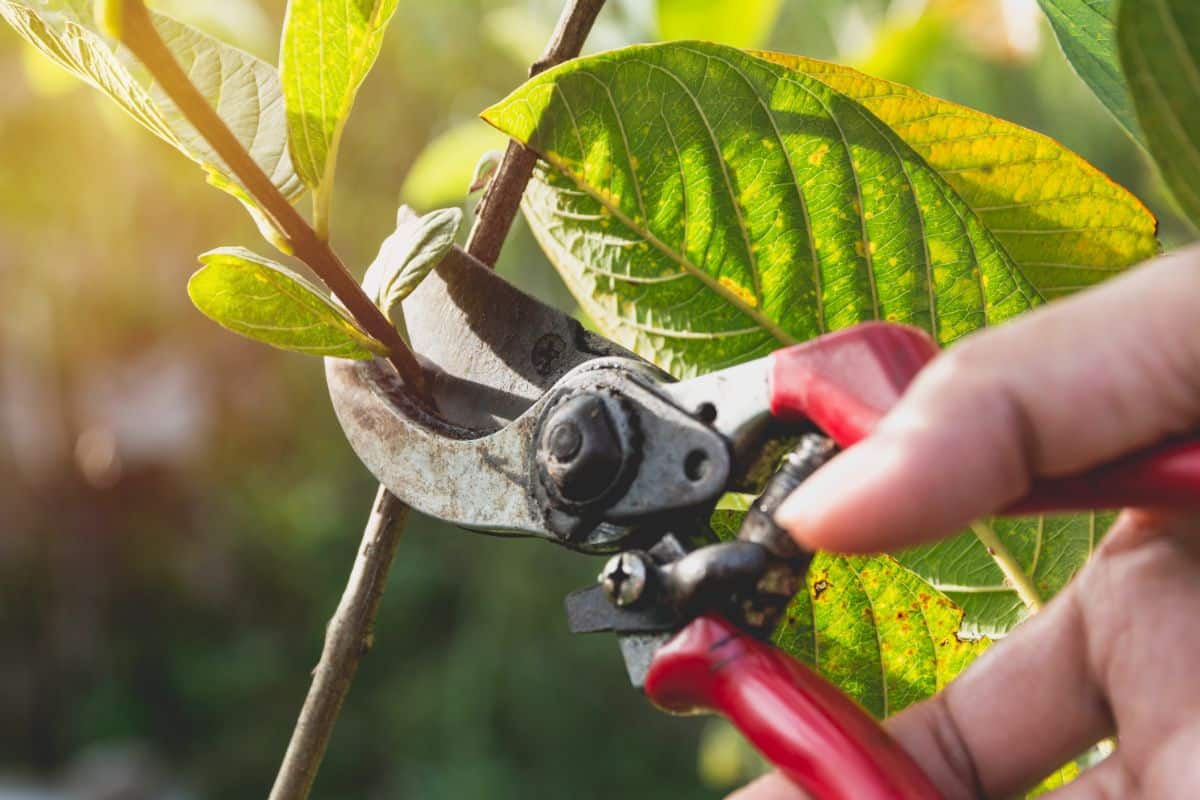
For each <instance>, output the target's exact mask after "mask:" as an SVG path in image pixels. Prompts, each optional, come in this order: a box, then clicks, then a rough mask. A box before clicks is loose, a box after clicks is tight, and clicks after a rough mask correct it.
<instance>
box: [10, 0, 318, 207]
mask: <svg viewBox="0 0 1200 800" xmlns="http://www.w3.org/2000/svg"><path fill="white" fill-rule="evenodd" d="M91 5H92V2H91V0H39V2H36V3H35V2H30V0H24V1H21V0H0V16H2V17H3V18H4V19H5V20H6V21H7V22H8V23H9V24H10V25H12V26H13V28H15V29H16V31H17V32H18V33H19V34H21V36H22V37H24V38H25V39H26V40H27V41H28V42H29V43H30V44H32V45H33V46H34V47H36V48H37V49H38V50H40V51H41V52H42V53H44V54H45V55H46V56H47V57H49V58H50V59H51V60H53V61H55V62H57V63H58V64H60V65H61V66H63V67H64V68H66V69H67V70H69V71H70V72H72V73H74V74H75V75H76V76H77V77H78V78H80V79H81V80H83V81H84V82H86V83H88V84H90V85H92V86H94V87H95V88H97V89H99V90H100V91H102V92H104V93H105V94H106V95H108V97H109V98H111V99H112V100H113V101H115V102H116V103H117V104H118V105H119V106H120V107H121V108H122V109H124V110H125V111H126V112H127V113H128V114H129V115H130V116H132V117H133V118H134V119H135V120H137V121H138V122H139V123H141V124H142V125H143V126H145V127H146V128H147V129H148V130H150V131H151V132H152V133H154V134H155V135H157V136H158V137H160V138H161V139H163V140H164V141H166V142H167V143H169V144H170V145H172V146H173V147H175V148H176V149H178V150H179V151H180V152H182V153H183V154H184V155H186V156H188V157H189V158H191V159H192V160H193V161H195V162H197V163H198V164H200V165H201V166H202V167H204V169H205V170H206V171H208V172H209V173H211V174H215V175H216V176H217V180H215V181H213V183H214V184H215V185H218V186H219V187H220V188H223V189H225V190H226V191H228V192H230V193H231V194H233V195H234V196H235V197H237V198H238V199H239V200H241V201H242V202H243V203H244V204H246V205H247V207H248V208H251V209H252V210H254V211H255V213H257V214H258V215H259V216H260V217H261V216H262V214H261V211H259V210H258V209H257V208H256V207H255V206H254V205H253V203H252V202H250V200H249V196H248V195H247V194H246V192H245V191H244V190H242V187H241V185H240V183H238V181H237V179H236V178H234V177H233V175H232V174H230V173H229V171H228V169H227V168H226V167H225V165H224V163H223V162H222V161H221V159H220V157H219V156H218V155H217V154H216V153H215V152H214V151H213V150H212V149H211V148H210V147H209V146H208V144H207V143H206V142H205V141H204V139H203V137H201V136H200V135H199V133H198V132H197V131H196V130H195V128H193V127H192V126H191V124H190V123H189V122H188V121H187V120H186V119H184V117H183V115H182V113H180V112H179V110H178V109H177V108H176V107H175V105H174V104H173V103H171V102H170V101H169V100H168V99H167V98H166V97H165V96H164V95H163V93H162V92H161V91H160V90H159V89H158V87H157V86H156V85H155V84H154V82H153V80H152V79H151V78H150V76H149V75H148V74H147V73H146V71H145V70H144V68H143V67H142V66H141V65H140V64H139V63H138V62H137V60H136V59H135V58H134V57H133V56H132V55H131V54H130V53H129V52H128V51H127V50H125V48H123V47H121V46H120V45H118V44H117V43H115V42H112V41H109V40H108V39H105V38H104V37H103V36H101V35H100V33H99V32H98V31H97V30H96V29H95V27H94V17H93V13H92V11H93V9H92V8H91ZM153 19H154V24H155V27H157V28H158V30H159V33H161V34H162V36H163V39H164V40H165V41H166V42H167V44H168V46H170V48H171V50H172V52H173V53H174V54H175V56H176V58H177V59H178V60H179V62H180V64H181V66H182V67H183V69H184V71H186V72H187V73H188V74H189V75H191V76H192V80H193V81H195V82H196V85H197V86H198V87H199V89H200V90H201V92H202V93H203V94H204V96H205V97H206V98H207V99H208V100H209V102H210V103H212V104H213V105H214V107H215V108H216V109H217V111H218V112H219V113H220V115H221V117H222V118H223V119H224V120H225V122H226V123H227V124H228V125H229V127H230V129H231V130H232V131H233V132H234V134H235V135H236V136H237V138H238V140H239V141H241V142H242V144H244V145H245V146H246V148H247V149H248V150H249V151H250V154H251V155H252V156H254V159H255V160H256V161H257V162H258V163H259V165H260V166H261V167H262V168H263V169H264V170H265V171H266V173H267V175H269V176H270V177H271V180H272V181H273V182H274V183H275V185H276V186H277V187H278V188H279V190H280V191H281V192H283V194H284V195H285V196H287V197H288V198H289V199H295V198H296V197H297V196H299V194H300V193H301V192H302V191H303V189H304V187H303V185H302V184H301V183H300V180H299V178H297V177H296V174H295V172H294V171H293V169H292V163H291V159H290V157H289V156H288V151H287V125H286V120H285V117H284V112H283V107H282V105H283V104H282V101H281V100H282V93H281V90H280V87H279V78H278V76H277V75H276V74H275V70H274V69H273V68H272V67H271V66H270V65H269V64H266V63H264V62H262V61H260V60H259V59H257V58H254V57H253V56H251V55H250V54H248V53H245V52H243V51H241V50H238V49H237V48H234V47H230V46H229V45H226V44H224V43H222V42H220V41H218V40H216V39H214V38H212V37H211V36H207V35H206V34H203V33H201V32H199V31H197V30H195V29H194V28H190V27H188V26H186V25H183V24H182V23H179V22H176V21H175V20H173V19H171V18H169V17H165V16H163V15H161V14H154V15H153Z"/></svg>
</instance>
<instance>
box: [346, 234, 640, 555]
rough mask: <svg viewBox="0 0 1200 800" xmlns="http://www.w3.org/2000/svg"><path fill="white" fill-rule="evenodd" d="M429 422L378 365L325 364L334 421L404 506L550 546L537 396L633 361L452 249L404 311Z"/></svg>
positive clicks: (397, 382) (383, 366)
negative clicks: (585, 367)
mask: <svg viewBox="0 0 1200 800" xmlns="http://www.w3.org/2000/svg"><path fill="white" fill-rule="evenodd" d="M404 311H405V318H406V322H407V325H408V329H409V334H410V337H411V340H412V345H413V349H414V350H415V351H416V352H417V353H418V354H420V357H421V360H422V362H423V364H424V365H425V366H426V367H427V368H428V372H429V375H430V377H431V388H432V392H433V396H434V398H435V400H436V403H437V412H436V414H433V413H430V412H428V411H426V410H424V409H422V408H421V407H420V406H419V405H418V404H417V403H415V402H414V401H413V399H412V398H411V397H410V396H409V395H408V394H407V392H406V391H405V389H404V386H403V385H402V383H401V382H400V380H399V378H397V377H396V375H395V373H394V372H393V371H392V370H391V369H390V368H389V367H388V366H387V365H386V364H385V363H384V362H383V361H380V360H377V361H373V362H352V361H345V360H341V359H327V360H326V378H327V381H328V383H329V389H330V396H331V398H332V400H333V406H334V410H335V411H336V412H337V416H338V419H339V420H340V421H341V423H342V427H343V429H344V430H345V433H346V438H347V439H348V440H349V442H350V445H351V446H352V447H353V448H354V451H355V453H357V454H358V457H359V458H360V459H361V460H362V462H363V464H364V465H366V467H367V469H369V470H370V471H371V473H372V474H373V475H374V476H375V477H376V478H377V479H379V481H380V482H381V483H382V484H383V485H384V486H386V487H387V488H388V490H389V491H391V492H392V493H393V494H395V495H396V496H397V497H399V498H400V499H401V500H403V501H405V502H406V503H408V504H410V505H412V506H413V507H414V508H416V509H417V510H419V511H422V512H424V513H426V514H429V515H431V516H435V517H438V518H439V519H443V520H446V521H448V522H451V523H454V524H457V525H460V526H462V527H466V528H472V529H478V530H487V531H494V532H500V533H511V534H517V535H530V536H543V537H550V536H551V535H550V534H549V533H547V531H546V529H545V523H544V520H543V518H542V514H541V511H540V510H539V508H538V507H537V505H536V501H535V499H534V498H533V496H532V493H531V492H530V482H531V475H530V474H529V471H528V470H529V464H531V463H532V462H531V458H532V456H531V454H530V452H529V448H531V447H532V446H533V444H532V440H533V431H532V430H531V429H529V428H530V426H532V425H534V424H535V420H536V414H535V413H530V414H526V412H529V411H530V410H531V409H532V407H533V406H534V405H535V404H536V403H537V402H538V400H539V399H541V397H542V395H543V394H544V393H545V392H546V390H547V389H549V388H550V387H551V386H553V385H554V383H555V382H556V381H558V380H559V379H560V378H561V377H562V376H563V375H565V374H566V373H567V372H569V371H570V370H572V369H574V368H575V367H578V366H579V365H581V364H584V363H586V362H588V361H591V360H593V359H596V358H601V357H605V356H612V355H618V356H624V357H632V356H631V354H629V353H628V352H627V351H625V350H623V349H621V348H619V347H617V346H616V345H614V344H612V343H611V342H609V341H608V340H606V339H604V338H602V337H598V336H595V335H594V334H591V333H588V332H587V331H585V330H584V329H583V328H582V326H580V325H579V323H578V322H576V321H575V320H574V319H572V318H571V317H570V316H568V315H566V314H564V313H563V312H561V311H558V310H557V309H554V308H551V307H550V306H547V305H545V304H544V303H541V302H539V301H537V300H535V299H533V298H532V297H529V296H528V295H526V294H524V293H523V292H521V291H519V290H518V289H517V288H515V287H514V286H512V285H511V284H509V283H508V282H507V281H505V280H504V279H503V278H501V277H500V276H498V275H496V274H495V273H494V272H493V271H492V270H490V269H488V268H487V267H486V266H484V265H483V264H481V263H480V262H478V261H476V260H475V259H473V258H471V256H469V255H468V254H467V253H465V252H463V251H462V250H460V249H457V248H456V249H454V250H453V251H451V253H450V254H449V255H448V256H447V257H446V258H445V260H443V261H442V263H441V264H440V265H439V266H438V268H437V269H436V270H435V271H434V272H433V273H432V274H431V275H430V276H429V277H428V278H427V279H426V280H425V281H424V282H423V283H422V284H421V285H420V287H418V288H417V290H416V291H415V292H414V293H413V294H412V295H411V296H410V297H409V298H408V299H407V300H405V303H404ZM522 415H524V416H522Z"/></svg>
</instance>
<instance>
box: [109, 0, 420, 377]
mask: <svg viewBox="0 0 1200 800" xmlns="http://www.w3.org/2000/svg"><path fill="white" fill-rule="evenodd" d="M122 10H123V15H122V16H123V20H122V24H121V41H122V42H123V43H124V44H125V46H126V47H128V48H129V49H130V50H131V51H133V54H134V55H135V56H137V58H138V60H139V61H141V62H142V64H143V65H145V67H146V69H147V70H149V71H150V74H151V75H153V76H154V80H155V81H156V82H157V83H158V85H159V86H161V87H162V89H163V91H164V92H166V94H167V96H168V97H170V98H171V100H172V102H174V103H175V105H176V106H178V107H179V110H180V111H181V112H183V115H184V117H186V118H187V120H188V122H190V123H192V125H193V126H195V128H196V130H197V131H199V132H200V135H201V136H203V137H204V139H205V141H207V142H208V144H209V145H210V146H211V147H212V148H213V150H215V151H216V152H217V155H219V156H220V157H221V159H222V160H223V161H224V162H225V164H226V165H227V166H228V167H229V169H230V170H231V171H232V172H233V174H234V175H235V176H236V177H237V179H238V180H239V181H241V183H242V186H244V187H245V189H246V191H247V192H249V193H250V196H251V197H253V198H254V199H255V201H257V202H258V204H259V206H261V207H262V209H263V211H264V212H265V213H266V215H267V216H268V217H269V218H270V220H271V222H272V224H273V225H274V226H275V228H276V229H277V230H278V231H279V232H280V233H281V234H282V235H283V236H284V238H286V239H287V241H288V243H289V244H290V245H291V247H292V251H293V252H294V253H295V255H296V257H297V258H299V259H300V260H301V261H303V262H304V263H305V264H307V265H308V266H309V267H310V268H311V269H312V271H313V272H315V273H316V274H317V276H318V277H320V278H321V280H322V281H324V282H325V285H326V286H328V287H329V290H330V291H332V292H333V293H334V295H336V296H337V298H338V299H339V300H341V301H342V304H343V305H344V306H345V307H346V309H347V310H348V311H349V312H350V314H351V316H353V317H354V320H355V321H356V322H357V323H358V324H359V325H360V326H361V327H362V329H363V330H364V331H366V332H367V333H368V334H369V335H371V336H372V337H374V338H375V339H377V340H378V341H380V342H382V343H383V344H384V345H386V346H387V348H388V351H389V352H388V358H389V360H390V361H391V362H392V364H394V365H395V367H396V370H397V371H398V372H399V373H400V376H401V377H403V378H404V382H405V384H406V385H407V386H410V387H412V388H413V389H414V390H415V391H416V393H417V394H418V396H420V397H421V398H422V399H425V400H428V398H429V395H428V391H427V388H426V385H425V375H424V373H423V372H422V371H421V368H420V366H419V365H418V364H417V359H416V357H415V356H414V355H413V353H412V350H410V349H409V347H408V345H407V344H406V343H405V341H404V339H403V338H401V336H400V333H399V332H398V331H397V330H396V328H395V326H393V325H392V323H391V322H389V321H388V319H387V317H385V316H384V315H383V312H381V311H380V310H379V309H378V308H377V307H376V306H375V304H374V303H372V302H371V299H370V298H369V297H367V293H366V292H364V291H363V289H362V287H361V286H359V284H358V281H356V280H355V279H354V276H352V275H351V274H350V271H349V270H347V269H346V265H345V264H343V263H342V260H341V259H340V258H338V256H337V254H336V253H335V252H333V249H332V248H331V247H330V246H329V242H327V241H325V240H324V239H322V238H321V237H320V236H319V235H318V234H317V232H316V231H315V230H313V228H312V226H311V225H309V224H308V221H307V220H306V219H304V217H303V216H301V214H300V212H299V211H297V210H296V209H295V208H294V207H293V206H292V204H291V203H290V202H288V200H287V198H286V197H284V196H283V193H282V192H280V191H279V189H277V188H276V187H275V184H273V183H272V182H271V179H270V178H268V177H267V174H266V173H265V172H263V170H262V167H260V166H259V165H258V163H257V162H256V161H255V160H254V159H253V158H252V157H251V156H250V154H249V153H248V152H247V151H246V148H245V147H243V146H242V143H241V142H239V141H238V139H237V137H236V136H234V134H233V131H231V130H229V126H228V125H226V124H225V120H223V119H221V117H220V115H219V114H217V112H216V110H215V109H213V107H212V106H211V105H209V103H208V101H207V100H206V99H205V97H204V95H202V94H201V93H200V90H199V89H197V88H196V85H195V84H193V83H192V81H191V79H190V78H188V76H187V73H185V72H184V71H183V68H182V67H180V66H179V62H178V61H176V60H175V56H174V54H173V53H172V52H171V50H170V48H168V47H167V45H166V42H164V41H163V39H162V36H161V35H159V33H158V29H157V28H155V27H154V23H153V21H152V20H151V19H150V12H149V11H147V10H146V6H145V3H144V2H143V0H123V6H122Z"/></svg>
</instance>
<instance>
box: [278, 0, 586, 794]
mask: <svg viewBox="0 0 1200 800" xmlns="http://www.w3.org/2000/svg"><path fill="white" fill-rule="evenodd" d="M603 6H604V0H572V2H570V3H569V4H568V5H567V7H566V8H565V9H564V10H563V13H562V16H561V17H560V18H559V22H558V26H557V27H556V29H555V32H554V36H553V38H552V39H551V41H550V44H549V45H548V46H547V48H546V52H545V53H544V54H543V56H542V58H541V59H540V60H539V61H538V63H537V64H535V65H534V66H533V67H531V68H530V74H536V73H537V72H540V71H541V70H542V69H546V68H547V67H549V66H552V65H553V64H556V63H559V62H561V61H566V60H567V59H569V58H574V57H575V56H577V55H579V51H580V50H581V49H582V47H583V42H584V40H585V39H586V38H587V35H588V32H589V31H590V30H591V28H592V23H594V22H595V21H596V15H597V14H599V13H600V9H601V8H602V7H603ZM516 150H517V151H518V154H517V155H516V156H514V155H513V153H514V149H513V147H511V146H510V148H509V152H508V154H507V155H506V156H505V157H504V159H503V160H502V161H501V164H500V167H499V168H498V169H497V174H496V177H495V179H494V180H493V182H492V189H491V190H490V191H489V192H488V194H487V196H486V198H485V202H484V203H482V204H481V205H480V209H479V214H478V217H477V218H476V220H475V225H474V227H473V228H472V230H471V236H470V240H469V242H468V244H467V249H468V251H470V253H471V254H472V255H474V256H475V257H476V258H478V259H480V260H481V261H483V262H484V263H485V264H488V265H492V266H494V265H495V263H496V258H497V256H498V255H499V253H500V247H501V246H502V245H503V243H504V239H505V237H506V236H507V235H508V230H509V228H510V227H511V226H512V222H513V219H515V218H516V215H517V211H518V210H519V209H520V206H521V196H522V195H523V194H524V192H525V187H526V185H527V184H528V183H529V179H530V178H531V177H532V175H533V164H534V158H533V154H532V152H530V151H528V150H525V148H523V147H519V146H518V147H517V148H516ZM407 516H408V507H407V506H405V505H404V503H402V502H401V501H400V500H398V499H397V498H396V497H395V496H394V495H392V494H391V493H390V492H388V490H387V489H386V488H384V487H383V486H380V487H379V492H378V494H377V495H376V498H375V506H374V511H373V513H372V514H371V519H370V521H369V522H368V523H367V529H366V531H365V532H364V534H363V544H362V547H361V548H360V550H359V555H358V559H357V560H356V561H355V564H354V571H353V572H352V573H351V575H350V583H349V585H347V587H346V592H345V594H343V596H342V602H341V604H340V605H339V606H338V609H337V611H336V612H335V613H334V616H333V619H332V620H331V621H330V623H329V629H328V632H327V633H326V639H325V649H324V651H323V652H322V653H321V661H320V663H318V664H317V668H316V671H315V672H314V673H313V683H312V686H311V687H310V688H309V691H308V696H307V697H306V698H305V700H304V707H303V709H301V711H300V719H299V720H298V721H297V723H296V728H295V730H294V731H292V740H291V742H289V744H288V749H287V754H286V755H285V756H284V758H283V763H282V764H280V766H279V774H278V775H277V776H276V778H275V786H274V787H273V788H272V789H271V795H270V800H305V798H307V797H308V795H309V792H310V791H311V789H312V784H313V780H314V779H315V778H316V775H317V770H318V769H319V768H320V766H321V760H322V759H323V758H324V756H325V749H326V747H327V746H328V744H329V739H330V737H331V736H332V734H333V728H334V725H335V724H336V723H337V717H338V712H339V711H340V710H341V707H342V704H343V703H344V702H345V699H346V694H347V693H348V692H349V691H350V682H351V680H352V679H353V678H354V675H355V673H356V672H357V671H358V664H359V662H360V661H361V659H362V656H363V655H364V654H365V652H366V649H367V647H366V646H364V645H367V646H369V643H370V640H371V631H372V630H373V629H374V626H375V615H376V614H377V613H378V610H379V595H380V594H381V593H382V592H383V587H384V581H385V580H386V579H387V573H388V570H389V568H390V565H391V562H392V559H393V558H394V557H395V553H396V545H397V544H398V543H399V541H400V534H401V529H402V527H403V522H404V520H405V519H407Z"/></svg>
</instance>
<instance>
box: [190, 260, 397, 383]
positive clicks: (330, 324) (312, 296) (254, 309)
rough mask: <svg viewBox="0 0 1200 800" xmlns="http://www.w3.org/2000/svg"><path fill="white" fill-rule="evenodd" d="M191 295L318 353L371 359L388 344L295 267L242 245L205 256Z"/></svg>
mask: <svg viewBox="0 0 1200 800" xmlns="http://www.w3.org/2000/svg"><path fill="white" fill-rule="evenodd" d="M200 262H201V263H202V264H204V266H203V267H201V268H200V270H199V271H197V272H196V274H195V275H193V276H192V278H191V280H190V281H188V296H189V297H191V299H192V303H194V304H195V306H196V308H198V309H200V311H202V312H203V313H204V314H205V316H207V317H209V318H210V319H212V320H213V321H214V322H216V323H217V324H219V325H221V326H222V327H224V328H227V329H229V330H231V331H233V332H234V333H238V334H241V335H242V336H245V337H247V338H250V339H254V340H256V341H259V342H263V343H265V344H269V345H271V346H272V347H278V348H280V349H282V350H291V351H294V352H297V353H304V354H306V355H315V356H333V357H336V358H351V359H359V360H362V359H370V358H374V357H375V356H376V355H380V354H383V353H386V352H387V348H386V347H385V346H384V345H382V344H380V343H379V342H377V341H375V340H374V339H372V338H371V337H370V336H368V335H367V334H365V333H363V332H362V331H361V330H359V328H358V326H357V325H356V324H355V323H354V321H353V320H352V319H351V318H350V316H349V315H348V314H347V313H346V312H345V311H344V310H342V308H341V307H340V306H338V305H336V304H334V302H333V301H332V300H330V299H329V298H328V297H326V296H325V295H324V294H323V293H322V292H321V290H320V289H318V288H317V287H315V286H313V285H312V284H311V283H309V282H308V281H307V280H305V279H304V278H302V277H301V276H300V275H297V274H296V273H295V272H293V271H292V270H290V269H288V268H287V267H285V266H283V265H282V264H277V263H275V262H274V261H270V260H269V259H265V258H262V257H261V256H258V255H255V254H254V253H251V252H250V251H249V250H245V249H243V248H240V247H226V248H221V249H219V250H213V251H211V252H209V253H205V254H204V255H202V256H200Z"/></svg>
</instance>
